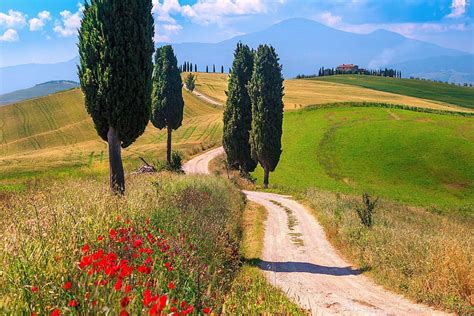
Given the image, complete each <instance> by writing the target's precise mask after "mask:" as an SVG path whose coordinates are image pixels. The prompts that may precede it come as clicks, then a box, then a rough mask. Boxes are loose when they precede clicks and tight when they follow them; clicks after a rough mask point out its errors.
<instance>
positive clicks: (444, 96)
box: [312, 75, 474, 109]
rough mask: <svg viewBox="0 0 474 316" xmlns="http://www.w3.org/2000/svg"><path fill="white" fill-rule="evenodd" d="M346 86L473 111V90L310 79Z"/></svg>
mask: <svg viewBox="0 0 474 316" xmlns="http://www.w3.org/2000/svg"><path fill="white" fill-rule="evenodd" d="M312 80H316V81H323V82H333V83H340V84H348V85H354V86H359V87H364V88H368V89H374V90H378V91H384V92H390V93H395V94H402V95H406V96H412V97H417V98H423V99H428V100H434V101H440V102H446V103H451V104H454V105H459V106H462V107H466V108H471V109H474V89H473V88H467V87H459V86H455V85H449V84H445V83H437V82H431V81H425V80H412V79H396V78H385V77H375V76H364V75H340V76H327V77H321V78H316V79H312Z"/></svg>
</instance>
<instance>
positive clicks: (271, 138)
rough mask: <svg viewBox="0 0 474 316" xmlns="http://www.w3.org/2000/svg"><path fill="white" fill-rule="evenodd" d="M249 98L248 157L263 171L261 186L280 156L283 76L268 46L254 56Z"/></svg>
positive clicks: (266, 181) (262, 46) (266, 182)
mask: <svg viewBox="0 0 474 316" xmlns="http://www.w3.org/2000/svg"><path fill="white" fill-rule="evenodd" d="M254 65H255V66H254V68H253V73H252V79H251V80H250V83H249V95H250V100H251V102H252V129H251V131H250V148H251V154H252V158H253V159H254V160H256V161H258V162H259V163H260V165H261V166H262V168H263V170H264V180H263V184H264V186H265V187H268V178H269V174H270V172H271V171H274V170H275V168H276V166H277V165H278V162H279V160H280V155H281V135H282V123H283V95H284V94H283V77H282V73H281V70H282V68H281V65H280V64H279V59H278V55H277V54H276V52H275V49H274V48H273V47H272V46H267V45H260V46H259V47H258V49H257V53H256V55H255V61H254Z"/></svg>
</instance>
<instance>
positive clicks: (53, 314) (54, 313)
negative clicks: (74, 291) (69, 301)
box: [50, 308, 61, 316]
mask: <svg viewBox="0 0 474 316" xmlns="http://www.w3.org/2000/svg"><path fill="white" fill-rule="evenodd" d="M50 315H51V316H59V315H61V310H60V309H59V308H56V309H55V310H53V311H52V312H51V314H50Z"/></svg>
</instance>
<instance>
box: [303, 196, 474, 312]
mask: <svg viewBox="0 0 474 316" xmlns="http://www.w3.org/2000/svg"><path fill="white" fill-rule="evenodd" d="M306 199H307V200H308V201H309V202H310V205H311V207H312V208H313V209H314V210H315V214H316V216H317V217H318V219H319V220H320V221H321V223H322V224H323V226H324V227H325V228H326V233H327V235H328V237H329V238H330V240H331V241H332V242H333V243H334V244H335V245H336V246H337V248H338V249H340V250H341V252H342V253H343V254H344V255H346V256H347V257H348V258H349V259H351V260H352V261H353V262H354V263H355V264H356V265H358V266H359V267H360V268H362V269H363V270H367V271H368V273H370V274H371V276H373V277H374V278H375V280H376V281H377V282H378V283H380V284H382V285H384V286H386V287H388V288H390V289H392V290H395V291H396V292H400V293H403V294H405V295H407V296H409V297H411V298H413V299H415V300H416V301H419V302H423V303H427V304H430V305H433V306H436V307H438V308H444V309H447V310H450V311H454V312H457V313H459V314H466V315H467V314H472V313H474V308H473V303H474V257H473V254H474V235H473V234H472V232H473V231H474V221H473V220H472V219H471V218H466V217H458V216H455V215H446V214H436V213H433V212H429V211H427V210H425V209H422V208H415V207H410V206H405V205H401V204H398V203H394V202H389V201H386V200H382V201H379V203H378V205H377V210H376V213H375V215H374V225H373V227H372V228H370V229H368V228H366V227H364V226H362V225H361V224H360V221H359V219H358V218H357V214H356V211H355V209H356V207H357V206H358V205H360V204H361V203H362V200H361V199H360V198H356V197H350V196H344V195H340V194H333V193H327V192H320V191H316V190H314V189H312V190H309V191H308V193H307V194H306Z"/></svg>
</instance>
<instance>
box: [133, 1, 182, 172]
mask: <svg viewBox="0 0 474 316" xmlns="http://www.w3.org/2000/svg"><path fill="white" fill-rule="evenodd" d="M135 1H136V0H135ZM182 87H183V83H182V81H181V75H180V73H179V69H178V61H177V60H176V56H175V55H174V52H173V48H172V47H171V45H166V46H163V47H160V48H158V49H157V50H156V54H155V69H154V71H153V93H152V103H151V122H152V123H153V126H155V127H156V128H159V129H163V128H165V127H166V130H167V134H168V137H167V142H166V160H167V161H168V163H171V133H172V130H176V129H178V128H179V127H180V126H181V124H182V122H183V109H184V101H183V92H182Z"/></svg>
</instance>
